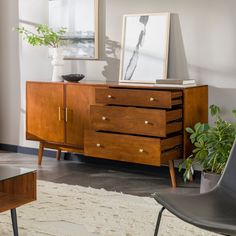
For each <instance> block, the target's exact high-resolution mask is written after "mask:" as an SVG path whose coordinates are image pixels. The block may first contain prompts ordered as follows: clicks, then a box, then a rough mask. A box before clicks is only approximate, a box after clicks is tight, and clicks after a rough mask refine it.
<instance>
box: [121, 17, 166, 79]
mask: <svg viewBox="0 0 236 236" xmlns="http://www.w3.org/2000/svg"><path fill="white" fill-rule="evenodd" d="M169 31H170V13H152V14H135V15H125V16H124V18H123V35H122V43H121V60H120V75H119V82H135V83H156V80H158V79H166V78H167V65H168V50H169Z"/></svg>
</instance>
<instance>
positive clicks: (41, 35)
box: [16, 24, 66, 82]
mask: <svg viewBox="0 0 236 236" xmlns="http://www.w3.org/2000/svg"><path fill="white" fill-rule="evenodd" d="M16 30H17V31H18V33H19V34H20V35H22V36H23V39H24V40H27V42H28V43H29V44H31V45H32V46H47V47H50V48H53V58H52V65H53V75H52V81H53V82H59V81H63V79H62V77H61V75H62V66H63V65H64V63H63V54H62V48H61V47H60V46H61V37H62V36H63V35H64V34H65V33H66V30H65V28H60V29H59V30H58V31H54V30H52V29H51V28H49V27H48V26H47V25H45V24H40V25H36V26H35V32H31V31H30V30H28V29H25V28H24V27H19V28H16Z"/></svg>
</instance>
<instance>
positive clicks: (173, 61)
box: [167, 14, 189, 79]
mask: <svg viewBox="0 0 236 236" xmlns="http://www.w3.org/2000/svg"><path fill="white" fill-rule="evenodd" d="M170 22H171V24H170V44H169V62H168V75H167V76H168V78H176V79H188V78H189V72H188V63H187V59H186V54H185V49H184V42H183V37H182V31H181V26H180V20H179V15H178V14H171V21H170Z"/></svg>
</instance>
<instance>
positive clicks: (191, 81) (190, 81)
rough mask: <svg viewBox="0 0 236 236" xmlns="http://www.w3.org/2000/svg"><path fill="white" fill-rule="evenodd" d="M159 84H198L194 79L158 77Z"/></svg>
mask: <svg viewBox="0 0 236 236" xmlns="http://www.w3.org/2000/svg"><path fill="white" fill-rule="evenodd" d="M156 83H157V84H163V85H164V84H168V85H196V81H195V80H194V79H183V80H182V79H158V80H156Z"/></svg>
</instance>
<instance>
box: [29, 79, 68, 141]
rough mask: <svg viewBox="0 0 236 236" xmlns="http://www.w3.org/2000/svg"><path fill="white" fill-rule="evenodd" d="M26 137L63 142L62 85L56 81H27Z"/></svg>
mask: <svg viewBox="0 0 236 236" xmlns="http://www.w3.org/2000/svg"><path fill="white" fill-rule="evenodd" d="M26 90H27V93H26V94H27V95H26V137H27V139H31V140H40V141H47V142H52V143H64V138H65V132H64V118H65V117H64V114H65V112H64V86H63V84H56V83H37V82H30V83H27V87H26Z"/></svg>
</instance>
